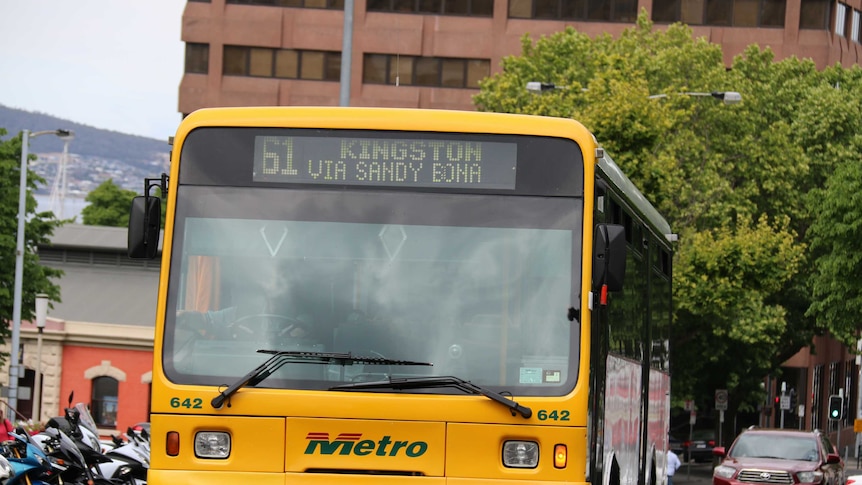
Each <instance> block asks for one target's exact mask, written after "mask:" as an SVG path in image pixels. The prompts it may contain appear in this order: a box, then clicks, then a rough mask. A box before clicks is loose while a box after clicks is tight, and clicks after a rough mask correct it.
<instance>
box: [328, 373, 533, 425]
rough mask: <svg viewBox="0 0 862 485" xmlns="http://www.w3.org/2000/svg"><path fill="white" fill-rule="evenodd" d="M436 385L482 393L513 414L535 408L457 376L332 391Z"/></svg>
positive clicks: (365, 384)
mask: <svg viewBox="0 0 862 485" xmlns="http://www.w3.org/2000/svg"><path fill="white" fill-rule="evenodd" d="M434 387H454V388H456V389H460V390H462V391H464V392H467V393H470V394H481V395H483V396H485V397H487V398H488V399H491V400H492V401H496V402H498V403H500V404H502V405H503V406H506V407H507V408H509V410H510V411H511V412H512V416H514V415H515V413H516V412H518V413H520V414H521V416H523V417H525V418H529V417H530V416H532V415H533V410H532V409H530V408H528V407H527V406H521V405H520V404H518V403H517V402H515V401H513V400H512V399H508V398H506V397H505V396H503V395H502V394H500V393H497V392H494V391H492V390H490V389H486V388H484V387H482V386H479V385H477V384H473V383H472V382H470V381H465V380H464V379H461V378H460V377H455V376H431V377H396V378H393V377H390V378H389V379H387V380H384V381H374V382H354V383H352V384H342V385H339V386H334V387H330V388H329V390H330V391H360V390H366V389H422V388H434Z"/></svg>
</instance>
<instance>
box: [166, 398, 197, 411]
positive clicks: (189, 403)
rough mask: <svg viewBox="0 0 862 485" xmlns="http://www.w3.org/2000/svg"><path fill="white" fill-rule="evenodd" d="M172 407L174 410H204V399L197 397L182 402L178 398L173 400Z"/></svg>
mask: <svg viewBox="0 0 862 485" xmlns="http://www.w3.org/2000/svg"><path fill="white" fill-rule="evenodd" d="M171 407H172V408H186V409H201V408H203V399H201V398H199V397H196V398H194V399H189V398H185V399H182V400H180V398H178V397H172V398H171Z"/></svg>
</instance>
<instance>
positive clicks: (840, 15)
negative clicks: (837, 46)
mask: <svg viewBox="0 0 862 485" xmlns="http://www.w3.org/2000/svg"><path fill="white" fill-rule="evenodd" d="M846 22H847V5H844V4H843V3H838V8H836V9H835V35H839V36H841V37H844V32H845V29H844V26H845V24H846Z"/></svg>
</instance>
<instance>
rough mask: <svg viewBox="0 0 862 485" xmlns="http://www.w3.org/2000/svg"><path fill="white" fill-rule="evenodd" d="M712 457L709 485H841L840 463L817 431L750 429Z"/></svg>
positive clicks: (838, 457) (717, 449)
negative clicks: (715, 463)
mask: <svg viewBox="0 0 862 485" xmlns="http://www.w3.org/2000/svg"><path fill="white" fill-rule="evenodd" d="M713 454H715V455H716V456H719V457H720V458H722V462H721V464H719V465H718V466H717V467H715V470H714V471H713V475H712V483H713V485H748V484H751V483H756V484H777V485H778V484H780V485H792V484H822V485H844V462H843V461H842V460H841V457H840V456H839V455H838V453H837V452H836V451H835V448H834V447H833V446H832V443H831V442H830V441H829V438H828V437H827V436H826V435H825V434H823V433H822V432H820V431H795V430H784V429H758V428H750V429H748V430H746V431H744V432H743V433H742V434H740V435H739V436H738V437H737V438H736V440H734V442H733V444H732V445H731V446H730V448H729V449H727V450H725V448H724V447H716V448H714V449H713Z"/></svg>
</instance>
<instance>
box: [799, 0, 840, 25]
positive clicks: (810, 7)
mask: <svg viewBox="0 0 862 485" xmlns="http://www.w3.org/2000/svg"><path fill="white" fill-rule="evenodd" d="M831 7H832V2H831V1H830V0H802V5H801V8H800V12H799V28H800V29H817V30H826V29H828V28H829V17H830V11H831Z"/></svg>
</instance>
